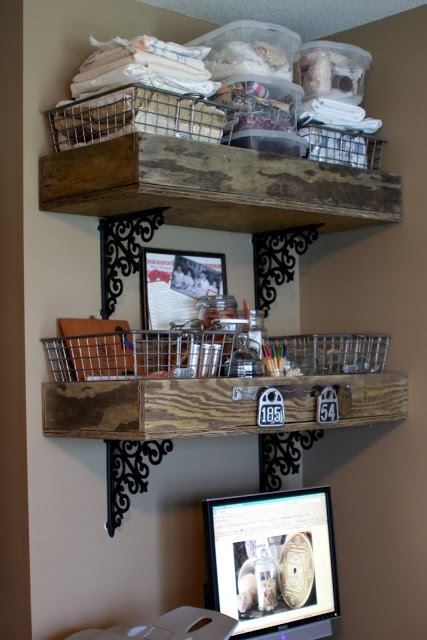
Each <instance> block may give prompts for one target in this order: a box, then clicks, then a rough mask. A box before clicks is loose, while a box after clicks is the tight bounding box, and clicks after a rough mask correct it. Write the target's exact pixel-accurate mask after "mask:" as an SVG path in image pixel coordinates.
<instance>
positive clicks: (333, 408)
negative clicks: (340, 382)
mask: <svg viewBox="0 0 427 640" xmlns="http://www.w3.org/2000/svg"><path fill="white" fill-rule="evenodd" d="M338 420H339V413H338V398H337V394H336V391H335V389H333V388H332V387H325V388H324V389H323V391H322V393H321V394H320V396H319V397H318V398H317V422H318V424H335V423H336V422H338Z"/></svg>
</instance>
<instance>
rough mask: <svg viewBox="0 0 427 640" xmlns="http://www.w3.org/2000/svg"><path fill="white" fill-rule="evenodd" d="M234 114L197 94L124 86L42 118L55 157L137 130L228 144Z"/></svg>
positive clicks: (76, 102)
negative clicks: (50, 136)
mask: <svg viewBox="0 0 427 640" xmlns="http://www.w3.org/2000/svg"><path fill="white" fill-rule="evenodd" d="M236 113H237V109H236V108H235V107H233V106H227V105H222V104H221V105H218V104H216V103H215V102H211V101H210V100H207V99H206V98H204V97H203V96H201V95H193V94H184V95H180V94H176V93H173V92H169V91H163V90H159V89H153V88H152V87H148V86H145V85H142V84H129V85H126V86H123V87H120V88H117V89H114V90H110V91H105V92H103V93H99V94H97V95H94V96H92V97H90V98H86V99H83V100H76V101H73V102H66V103H63V104H61V105H60V106H57V107H56V108H55V109H51V110H50V111H47V112H46V113H45V116H46V117H47V119H48V121H49V125H50V130H51V134H52V139H53V145H54V149H55V152H58V151H67V150H68V149H74V148H76V147H84V146H87V145H89V144H93V143H96V142H103V141H104V140H110V139H111V138H116V137H118V136H123V135H126V134H128V133H133V132H136V131H139V132H144V133H155V134H159V135H163V136H174V137H177V138H188V139H191V140H199V141H202V142H213V143H216V144H219V143H222V144H229V143H230V138H231V134H232V132H233V127H234V123H235V120H236Z"/></svg>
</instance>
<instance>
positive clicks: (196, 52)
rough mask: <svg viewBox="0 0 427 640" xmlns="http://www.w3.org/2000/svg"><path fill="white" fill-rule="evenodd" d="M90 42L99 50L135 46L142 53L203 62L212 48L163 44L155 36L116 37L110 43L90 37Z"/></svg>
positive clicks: (170, 43) (172, 43) (173, 43)
mask: <svg viewBox="0 0 427 640" xmlns="http://www.w3.org/2000/svg"><path fill="white" fill-rule="evenodd" d="M89 42H90V43H91V44H92V45H93V46H94V47H98V49H111V48H113V47H128V46H134V47H135V48H137V49H140V50H141V51H150V52H151V53H157V54H159V53H160V54H161V55H163V52H165V51H166V52H168V53H174V54H176V55H177V56H186V57H188V58H199V59H200V60H203V59H204V58H206V56H207V55H208V54H209V52H210V50H211V49H210V47H186V46H184V45H180V44H177V43H176V42H163V40H159V39H158V38H155V37H153V36H137V37H136V38H133V39H132V40H124V39H123V38H120V37H119V36H116V37H115V38H113V39H112V40H109V41H108V42H98V40H95V38H94V37H93V36H90V38H89Z"/></svg>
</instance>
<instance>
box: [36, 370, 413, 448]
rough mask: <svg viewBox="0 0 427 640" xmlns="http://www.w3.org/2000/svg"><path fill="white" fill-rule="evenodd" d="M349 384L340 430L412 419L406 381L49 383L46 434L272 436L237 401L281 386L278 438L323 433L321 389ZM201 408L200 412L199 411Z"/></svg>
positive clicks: (252, 404) (250, 405)
mask: <svg viewBox="0 0 427 640" xmlns="http://www.w3.org/2000/svg"><path fill="white" fill-rule="evenodd" d="M332 384H341V385H346V384H348V385H349V386H350V388H351V390H352V395H353V408H352V411H351V413H350V415H349V416H348V417H347V418H345V419H341V420H340V421H339V423H338V425H336V427H337V428H343V427H348V426H365V425H370V424H375V423H384V422H395V421H398V420H403V419H405V417H406V415H407V376H406V375H404V374H382V375H353V376H321V377H307V378H299V379H289V378H281V379H277V380H275V381H274V382H272V381H271V379H268V378H254V379H239V378H218V379H216V378H211V379H202V380H173V379H171V380H169V379H167V380H143V381H139V382H137V381H121V382H95V383H84V382H70V383H65V384H64V383H46V384H45V385H44V386H43V432H44V435H47V436H65V437H85V438H105V439H119V440H159V439H163V438H185V437H200V436H226V435H244V434H251V433H267V431H266V430H265V429H260V428H259V427H258V426H257V425H256V416H257V402H256V399H255V396H254V399H250V400H240V401H237V402H236V401H233V399H232V398H233V387H242V388H244V389H246V390H247V389H248V388H249V389H255V391H256V389H260V388H265V387H267V386H276V387H278V388H279V389H280V390H281V392H282V394H283V397H284V400H285V408H286V424H285V426H284V427H280V428H276V429H269V430H268V432H274V431H299V430H306V429H317V428H319V426H318V424H317V423H316V399H315V398H314V397H313V395H311V391H312V389H313V387H314V386H315V385H320V386H322V387H324V386H327V385H332ZM194 407H197V411H195V410H194Z"/></svg>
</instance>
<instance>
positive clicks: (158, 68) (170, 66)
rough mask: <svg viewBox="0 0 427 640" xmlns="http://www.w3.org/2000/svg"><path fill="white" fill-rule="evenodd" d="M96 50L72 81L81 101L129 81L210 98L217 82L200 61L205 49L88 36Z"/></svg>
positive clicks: (141, 39)
mask: <svg viewBox="0 0 427 640" xmlns="http://www.w3.org/2000/svg"><path fill="white" fill-rule="evenodd" d="M90 42H91V44H92V45H94V46H97V47H98V51H96V52H95V53H94V54H92V55H91V56H89V58H87V59H86V60H85V61H84V62H83V64H82V65H81V66H80V68H79V73H78V74H76V75H75V76H74V78H73V81H72V84H71V94H72V96H73V98H75V99H80V98H83V97H85V95H92V94H94V93H99V92H101V91H108V90H109V89H112V88H115V87H117V86H120V85H123V84H127V83H130V82H135V83H143V84H146V85H148V86H150V87H153V88H155V89H164V90H166V91H167V90H170V91H173V92H178V93H181V94H182V93H188V92H191V93H197V94H201V95H203V96H207V95H212V94H213V93H215V91H216V90H217V89H218V88H219V86H220V85H219V83H214V82H212V81H211V80H210V79H211V73H210V71H208V69H206V67H205V64H204V62H203V59H204V58H205V57H206V55H208V53H209V51H210V49H209V48H208V47H184V46H181V45H178V44H175V43H173V42H163V41H162V40H158V39H157V38H154V37H152V36H138V37H137V38H134V39H133V40H124V39H122V38H119V37H118V36H117V37H116V38H114V39H113V40H110V41H109V42H98V41H97V40H95V39H94V38H93V37H92V36H91V37H90Z"/></svg>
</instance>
